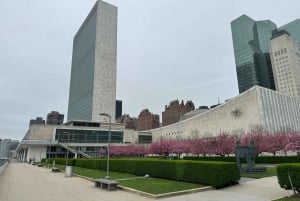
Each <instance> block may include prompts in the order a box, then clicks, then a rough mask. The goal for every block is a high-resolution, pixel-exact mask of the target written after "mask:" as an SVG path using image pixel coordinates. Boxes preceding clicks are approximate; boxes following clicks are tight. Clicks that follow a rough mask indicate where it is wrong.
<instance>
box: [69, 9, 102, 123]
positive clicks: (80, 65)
mask: <svg viewBox="0 0 300 201" xmlns="http://www.w3.org/2000/svg"><path fill="white" fill-rule="evenodd" d="M96 11H97V6H96V5H95V6H94V7H93V9H92V10H91V12H90V14H89V15H88V17H87V19H86V20H85V22H84V23H83V24H82V26H81V27H80V29H79V30H78V32H77V34H76V35H75V37H74V41H73V55H72V68H71V81H70V91H69V105H68V120H91V119H92V109H93V108H92V103H93V89H94V70H95V42H96V17H97V15H96Z"/></svg>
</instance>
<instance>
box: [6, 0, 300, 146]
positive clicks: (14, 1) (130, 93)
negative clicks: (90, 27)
mask: <svg viewBox="0 0 300 201" xmlns="http://www.w3.org/2000/svg"><path fill="white" fill-rule="evenodd" d="M95 2H96V1H95V0H43V1H41V0H0V92H1V99H0V108H1V112H0V138H12V139H18V140H21V139H22V138H23V136H24V135H25V133H26V131H27V129H28V125H29V120H30V119H33V118H36V117H37V116H40V117H43V118H46V115H47V113H48V112H50V111H52V110H54V111H59V112H61V113H63V114H65V119H66V115H67V104H68V95H69V83H70V71H71V56H72V41H73V36H74V34H75V33H76V31H77V29H78V28H79V27H80V25H81V23H82V22H83V20H84V19H85V17H86V16H87V14H88V13H89V11H90V9H91V8H92V6H93V5H94V3H95ZM107 2H109V3H111V4H114V5H116V6H117V7H118V12H119V15H118V64H117V99H121V100H123V113H126V114H130V115H131V116H137V115H138V114H139V112H140V111H141V110H142V109H145V108H148V109H149V110H150V111H151V112H153V113H156V114H159V115H160V116H161V112H162V111H163V110H164V106H165V105H166V104H169V102H170V101H171V100H175V99H178V100H182V99H183V100H184V101H187V100H192V101H193V102H194V104H195V106H196V107H199V106H200V105H213V104H216V103H217V102H218V99H219V100H220V102H224V100H226V99H229V98H232V97H234V96H236V95H238V87H237V81H236V80H237V78H236V71H235V63H234V54H233V47H232V39H231V29H230V22H231V21H232V20H234V19H235V18H237V17H239V16H240V15H242V14H247V15H248V16H250V17H252V18H253V19H255V20H263V19H270V20H272V21H273V22H275V23H276V24H277V26H281V25H283V24H286V23H288V22H290V21H292V20H294V19H296V18H299V8H300V1H299V0H288V1H282V0H264V1H261V0H251V1H241V0H210V1H199V0H186V1H183V0H147V1H146V0H127V1H125V0H107Z"/></svg>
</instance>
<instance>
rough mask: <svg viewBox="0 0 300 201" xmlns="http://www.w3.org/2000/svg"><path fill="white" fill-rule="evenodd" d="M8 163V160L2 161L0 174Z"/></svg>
mask: <svg viewBox="0 0 300 201" xmlns="http://www.w3.org/2000/svg"><path fill="white" fill-rule="evenodd" d="M7 164H8V160H7V161H6V162H4V163H3V164H2V165H1V164H0V165H1V166H0V175H1V174H2V172H3V171H4V170H5V168H6V166H7Z"/></svg>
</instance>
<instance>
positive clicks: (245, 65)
mask: <svg viewBox="0 0 300 201" xmlns="http://www.w3.org/2000/svg"><path fill="white" fill-rule="evenodd" d="M274 29H276V24H274V23H273V22H272V21H270V20H264V21H254V20H253V19H251V18H250V17H248V16H246V15H242V16H241V17H239V18H237V19H236V20H234V21H232V22H231V30H232V39H233V47H234V55H235V63H236V69H237V77H238V86H239V92H240V93H242V92H244V91H246V90H247V89H249V88H251V87H253V86H255V85H259V86H263V87H266V88H269V89H275V87H274V80H273V73H272V66H271V62H270V55H269V46H270V38H271V36H272V30H274Z"/></svg>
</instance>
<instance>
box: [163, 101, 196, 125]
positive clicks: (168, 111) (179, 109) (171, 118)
mask: <svg viewBox="0 0 300 201" xmlns="http://www.w3.org/2000/svg"><path fill="white" fill-rule="evenodd" d="M192 110H195V106H194V103H193V102H192V101H187V102H186V103H185V104H184V102H183V100H182V101H181V103H180V104H179V101H178V100H174V101H171V102H170V105H166V106H165V111H164V112H162V126H167V125H170V124H173V123H176V122H178V121H179V118H180V116H182V115H183V114H185V113H187V112H190V111H192Z"/></svg>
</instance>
